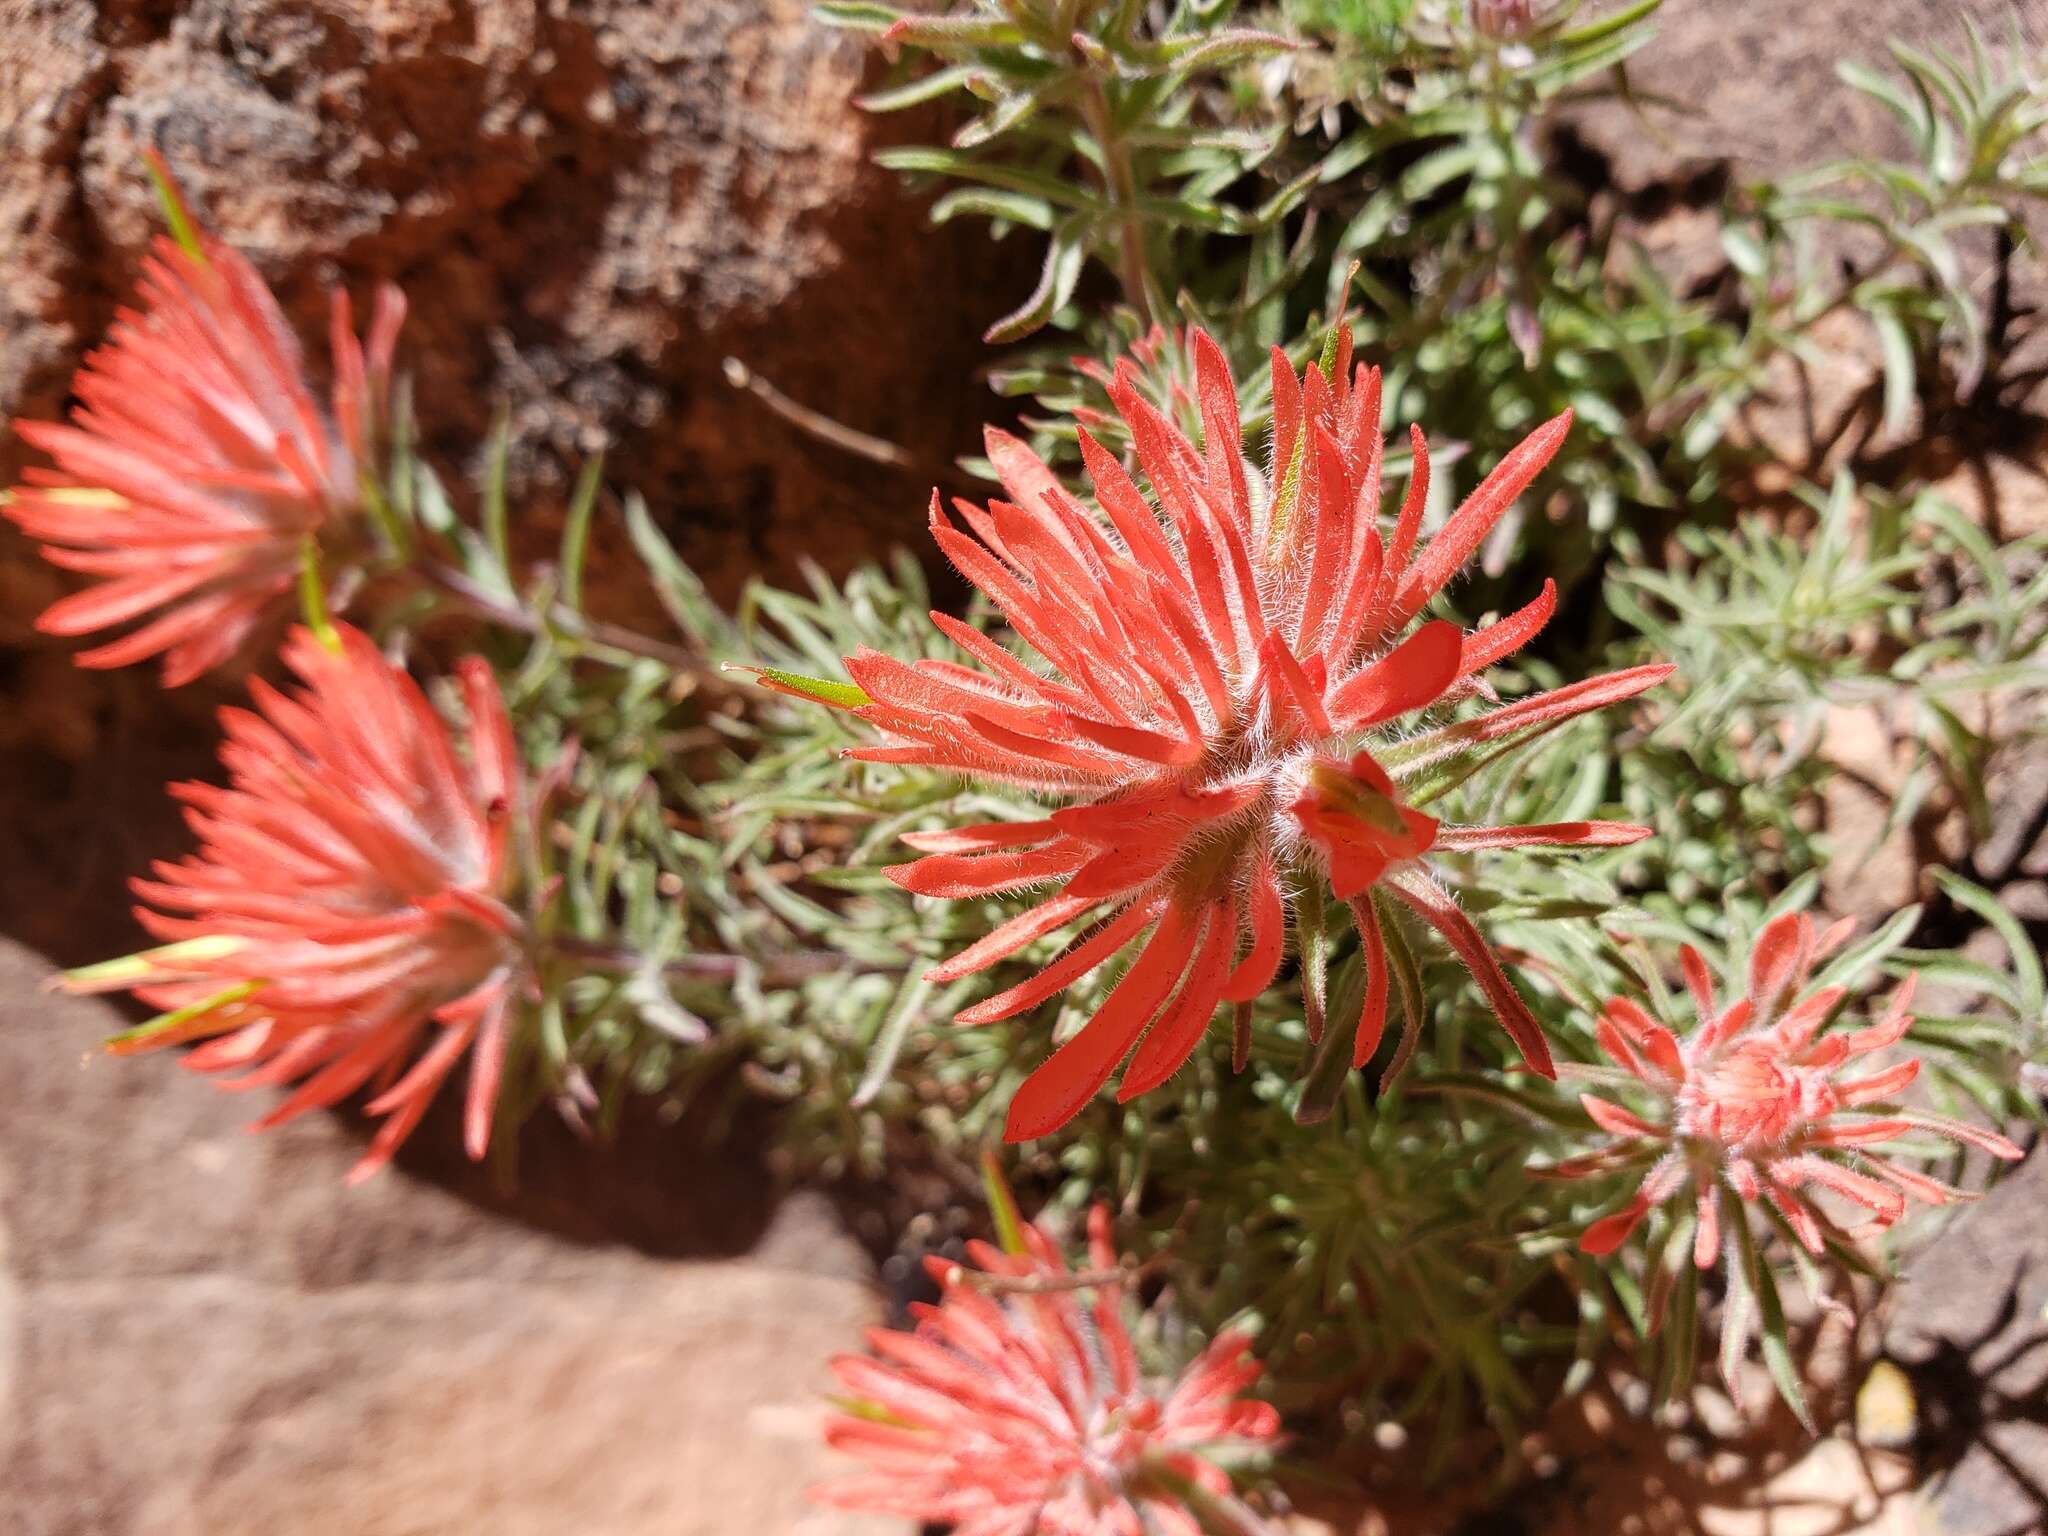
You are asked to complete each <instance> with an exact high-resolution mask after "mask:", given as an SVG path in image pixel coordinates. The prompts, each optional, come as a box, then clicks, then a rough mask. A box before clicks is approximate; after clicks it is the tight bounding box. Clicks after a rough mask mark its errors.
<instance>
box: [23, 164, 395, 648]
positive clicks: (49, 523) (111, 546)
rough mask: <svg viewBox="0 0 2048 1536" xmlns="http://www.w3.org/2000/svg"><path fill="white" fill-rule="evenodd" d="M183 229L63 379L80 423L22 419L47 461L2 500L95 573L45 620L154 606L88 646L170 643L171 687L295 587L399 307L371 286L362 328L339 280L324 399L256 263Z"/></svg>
mask: <svg viewBox="0 0 2048 1536" xmlns="http://www.w3.org/2000/svg"><path fill="white" fill-rule="evenodd" d="M158 164H159V167H160V162H158ZM192 240H193V244H192V246H191V248H189V249H188V248H185V247H183V246H181V245H180V244H179V243H178V242H176V241H174V240H172V239H171V238H170V237H168V236H159V237H158V238H157V240H156V242H155V246H154V249H153V251H152V254H151V255H150V256H149V257H147V258H146V259H145V260H144V262H143V266H142V278H141V282H140V285H139V289H138V297H139V299H140V304H141V307H140V309H139V310H137V309H124V310H122V311H121V312H120V314H119V315H118V316H117V318H116V319H115V321H114V325H113V328H112V330H111V332H110V333H109V337H108V341H107V343H106V345H104V346H102V347H100V348H98V349H97V350H96V351H94V352H93V353H91V354H90V355H89V356H88V357H87V358H86V361H85V365H84V367H83V368H81V369H80V370H79V372H78V375H77V378H76V379H75V380H74V381H73V384H72V392H73V394H74V395H75V396H76V397H77V400H78V406H77V409H76V410H75V412H74V413H73V415H72V420H71V423H70V424H69V425H63V424H59V423H56V422H38V421H20V422H17V423H15V430H16V432H17V433H19V435H20V437H21V439H22V441H23V442H26V443H28V444H30V445H31V446H32V447H35V448H38V449H41V450H42V451H43V452H44V453H46V454H48V455H49V456H50V457H51V458H52V459H53V460H55V463H56V467H55V468H54V469H51V468H41V467H35V468H30V469H29V470H27V471H26V472H25V474H24V483H23V484H22V485H21V486H19V487H17V488H16V489H15V491H14V492H13V494H12V496H11V497H10V498H9V499H8V502H7V505H6V513H7V516H8V517H10V518H11V519H13V521H14V522H16V523H17V524H19V525H20V526H21V528H22V529H23V531H24V532H26V533H27V534H28V535H29V536H30V537H32V538H35V539H39V540H41V541H42V545H43V554H44V556H45V557H46V558H47V559H48V560H50V562H51V563H52V564H55V565H59V566H62V567H64V568H65V569H67V570H73V571H80V572H83V573H85V574H86V575H88V576H91V577H94V578H96V582H95V584H94V585H93V586H91V587H88V588H86V589H85V590H84V591H81V592H78V593H75V594H74V595H72V596H70V597H66V598H62V599H60V600H59V601H58V602H56V603H54V604H52V605H51V606H50V607H49V608H47V609H46V610H44V612H43V614H42V615H41V617H40V618H39V619H38V620H37V621H36V622H37V627H38V628H40V629H42V630H44V631H46V632H47V633H50V634H57V635H83V634H91V633H94V632H96V631H101V630H106V629H111V628H114V627H116V626H118V625H123V624H127V623H130V622H131V621H134V620H137V619H142V620H145V622H143V623H142V624H140V625H139V626H138V627H136V628H134V629H132V630H130V631H129V632H128V633H127V634H125V635H122V636H121V637H120V638H118V639H115V640H111V641H108V642H107V643H105V644H102V645H99V646H97V647H95V648H93V649H91V650H88V651H83V652H81V653H80V654H79V656H78V661H79V664H80V665H81V666H88V667H119V666H126V665H128V664H129V663H131V662H136V661H142V660H145V659H147V658H149V657H151V656H157V655H161V656H162V657H163V669H164V682H165V683H166V684H167V685H168V686H171V687H176V686H178V685H180V684H183V683H186V682H190V681H191V680H192V679H193V678H195V677H197V676H198V675H199V674H200V673H202V672H205V671H208V670H209V669H211V668H213V667H216V666H218V665H220V664H221V663H222V662H223V661H225V660H227V659H228V658H229V657H231V656H233V655H234V654H235V653H236V652H237V651H238V650H239V649H240V648H241V646H242V644H243V643H244V642H245V641H246V640H248V639H249V638H250V636H251V634H252V633H253V632H254V631H255V630H256V628H257V627H258V625H259V624H261V623H262V622H263V620H264V619H265V618H266V617H267V616H268V615H269V614H270V613H272V611H273V610H274V609H275V607H277V606H278V600H279V599H280V598H281V597H283V596H284V595H285V594H287V593H288V592H289V591H290V589H291V587H292V583H293V580H294V577H295V574H296V572H297V570H298V567H299V561H300V559H301V549H302V546H303V544H304V542H305V540H306V539H307V538H309V537H312V536H315V535H317V534H318V533H319V532H320V531H321V530H322V528H323V526H325V525H326V524H328V523H329V522H330V520H332V519H335V518H337V517H340V516H343V515H346V514H348V513H351V512H353V511H354V510H355V509H356V508H357V507H358V506H359V505H360V502H361V494H362V493H361V489H360V478H361V473H362V471H363V469H364V467H365V461H366V455H367V453H368V451H369V446H370V436H371V429H372V424H373V418H374V416H375V415H376V413H377V412H378V410H379V409H380V408H381V405H382V402H383V400H384V397H385V395H386V392H387V388H388V381H389V378H390V372H391V361H392V351H393V348H394V346H395V345H396V342H397V337H398V328H399V325H400V323H401V321H402V320H403V317H404V312H405V306H404V301H403V300H402V298H401V297H400V296H399V293H398V290H397V289H395V288H391V287H388V286H387V287H385V288H384V289H382V290H381V291H380V292H379V293H378V295H377V304H376V313H375V316H374V317H373V319H372V322H371V325H370V331H369V337H368V344H367V347H366V346H365V345H364V344H363V343H361V342H359V341H358V340H357V338H356V335H355V332H354V329H353V326H352V324H351V321H350V316H349V303H348V297H347V295H346V294H343V293H341V292H339V291H337V292H336V293H335V294H334V296H333V304H332V337H331V342H330V346H331V350H332V361H333V367H334V371H335V377H334V385H333V390H332V395H331V399H330V402H329V409H328V410H327V411H326V412H325V413H323V412H322V411H321V410H320V408H319V407H318V406H317V405H316V404H315V403H314V399H313V396H312V393H311V390H310V388H309V385H308V383H307V371H306V364H305V359H304V357H303V356H302V354H301V352H300V349H299V344H298V341H297V339H296V338H295V337H294V336H293V335H292V332H291V329H290V327H289V326H288V325H287V324H286V323H285V319H284V315H283V313H282V312H281V311H280V310H279V308H278V305H277V300H276V299H275V298H274V297H273V296H272V294H271V292H270V289H269V288H268V287H267V286H266V285H265V284H264V282H263V279H262V278H261V277H260V276H258V275H257V272H256V269H255V268H254V267H253V266H251V265H250V264H249V262H248V261H247V259H246V258H244V257H243V256H242V255H241V254H240V253H239V252H237V251H235V250H233V249H231V248H230V247H228V246H227V245H224V244H222V243H221V242H220V241H218V240H214V239H211V238H205V237H199V236H193V237H192Z"/></svg>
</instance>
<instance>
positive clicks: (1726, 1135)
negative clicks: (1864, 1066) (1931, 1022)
mask: <svg viewBox="0 0 2048 1536" xmlns="http://www.w3.org/2000/svg"><path fill="white" fill-rule="evenodd" d="M1847 935H1848V930H1847V929H1846V928H1844V927H1843V926H1842V925H1840V924H1837V925H1836V926H1835V927H1834V928H1832V929H1830V930H1829V931H1828V932H1827V933H1826V934H1824V935H1818V934H1816V932H1815V928H1814V922H1813V919H1812V918H1811V917H1810V916H1808V915H1806V914H1804V913H1798V914H1792V915H1787V916H1784V917H1780V918H1777V919H1774V920H1773V921H1772V922H1771V923H1770V924H1768V925H1767V926H1766V927H1765V928H1764V930H1763V932H1762V933H1761V934H1759V935H1758V937H1757V940H1756V942H1755V945H1754V946H1753V948H1752V950H1751V954H1750V958H1749V964H1748V967H1747V972H1746V974H1747V978H1748V986H1749V992H1748V994H1747V995H1746V996H1744V997H1742V998H1740V999H1738V1000H1737V1001H1736V1002H1735V1003H1734V1004H1733V1005H1731V1006H1730V1007H1728V1008H1727V1009H1725V1010H1723V1009H1720V1008H1719V1007H1718V1005H1717V1004H1716V1003H1715V1001H1714V988H1713V981H1712V978H1711V977H1710V975H1709V974H1708V971H1707V967H1706V962H1705V961H1704V960H1703V959H1701V957H1700V954H1699V952H1698V951H1697V950H1696V949H1694V948H1693V947H1692V946H1690V945H1686V946H1684V947H1683V948H1682V949H1681V951H1680V957H1679V958H1680V962H1681V968H1682V970H1683V971H1684V973H1685V978H1686V986H1687V991H1688V992H1689V993H1690V995H1691V998H1692V1002H1693V1007H1694V1010H1695V1012H1696V1014H1697V1016H1698V1022H1697V1025H1696V1027H1695V1028H1694V1030H1693V1032H1692V1033H1691V1035H1689V1036H1688V1037H1687V1038H1686V1039H1685V1040H1683V1041H1681V1040H1680V1039H1679V1038H1678V1036H1677V1035H1676V1034H1675V1033H1674V1032H1673V1031H1672V1030H1670V1029H1668V1028H1666V1027H1665V1026H1664V1025H1662V1024H1660V1023H1658V1022H1657V1021H1656V1020H1655V1019H1653V1018H1651V1016H1650V1015H1649V1013H1648V1012H1647V1011H1646V1010H1645V1009H1644V1008H1642V1007H1641V1005H1639V1004H1637V1003H1635V1002H1632V1001H1630V1000H1629V999H1627V998H1616V999H1614V1000H1613V1001H1612V1002H1610V1003H1609V1004H1608V1006H1607V1011H1606V1014H1605V1015H1604V1017H1602V1018H1601V1020H1600V1021H1599V1024H1598V1027H1597V1030H1596V1036H1597V1038H1598V1040H1599V1042H1600V1048H1601V1050H1603V1051H1604V1052H1605V1053H1606V1054H1607V1055H1608V1056H1609V1057H1610V1058H1612V1059H1613V1060H1614V1061H1615V1062H1616V1063H1617V1064H1618V1065H1619V1066H1621V1067H1623V1068H1624V1069H1626V1070H1627V1071H1628V1072H1629V1074H1630V1075H1631V1076H1633V1077H1634V1078H1635V1079H1636V1080H1637V1081H1638V1082H1639V1083H1640V1084H1641V1085H1642V1087H1643V1088H1644V1090H1645V1091H1646V1093H1647V1094H1648V1095H1649V1096H1650V1097H1651V1098H1652V1099H1654V1100H1655V1102H1656V1104H1657V1106H1658V1109H1659V1110H1660V1111H1661V1113H1659V1114H1656V1115H1653V1116H1650V1117H1645V1116H1643V1115H1638V1114H1636V1113H1634V1112H1632V1111H1630V1110H1627V1109H1624V1108H1622V1107H1621V1106H1620V1105H1618V1104H1611V1103H1609V1102H1607V1101H1606V1100H1604V1099H1599V1098H1594V1097H1592V1096H1591V1095H1588V1096H1586V1097H1585V1098H1584V1099H1583V1100H1582V1101H1581V1102H1582V1103H1583V1104H1584V1106H1585V1109H1586V1112H1587V1114H1588V1115H1589V1116H1590V1117H1591V1118H1592V1120H1593V1123H1594V1124H1595V1125H1597V1126H1599V1127H1600V1128H1601V1129H1602V1130H1604V1131H1606V1132H1607V1133H1608V1134H1609V1135H1610V1136H1612V1137H1614V1138H1615V1140H1614V1141H1612V1142H1611V1143H1609V1144H1608V1146H1607V1147H1605V1148H1603V1149H1601V1150H1600V1151H1599V1152H1598V1153H1595V1154H1594V1155H1592V1156H1591V1157H1589V1158H1586V1159H1580V1160H1578V1161H1579V1162H1580V1164H1582V1165H1583V1166H1582V1171H1585V1172H1594V1171H1599V1172H1612V1171H1613V1170H1614V1169H1615V1168H1617V1167H1623V1166H1627V1165H1628V1164H1629V1163H1630V1162H1644V1163H1648V1164H1649V1165H1650V1166H1649V1171H1648V1172H1647V1174H1646V1175H1645V1176H1644V1179H1643V1183H1642V1186H1641V1188H1640V1189H1639V1190H1638V1191H1637V1193H1636V1195H1635V1197H1634V1198H1633V1200H1632V1201H1631V1203H1630V1204H1629V1206H1628V1207H1627V1208H1626V1209H1625V1210H1623V1211H1621V1212H1619V1213H1618V1214H1616V1215H1612V1216H1607V1217H1603V1218H1602V1219H1601V1220H1599V1221H1597V1222H1595V1223H1593V1225H1592V1226H1590V1227H1588V1228H1587V1229H1586V1232H1585V1234H1584V1236H1583V1237H1582V1238H1581V1239H1580V1244H1579V1245H1580V1247H1582V1248H1583V1249H1585V1251H1586V1252H1588V1253H1592V1254H1605V1253H1610V1252H1612V1251H1613V1250H1614V1249H1615V1248H1616V1247H1618V1246H1619V1245H1620V1243H1621V1242H1622V1241H1623V1240H1624V1239H1625V1238H1626V1237H1627V1236H1628V1234H1629V1233H1630V1232H1632V1231H1633V1230H1634V1228H1635V1226H1636V1224H1637V1223H1638V1222H1640V1221H1641V1220H1642V1218H1643V1217H1644V1216H1645V1215H1646V1214H1647V1213H1648V1212H1649V1211H1650V1210H1651V1209H1652V1208H1654V1207H1655V1206H1658V1205H1660V1204H1662V1203H1664V1202H1665V1201H1667V1200H1670V1199H1673V1198H1675V1197H1676V1196H1678V1195H1679V1194H1680V1193H1681V1192H1682V1191H1684V1190H1686V1189H1688V1188H1690V1189H1691V1190H1692V1197H1693V1200H1694V1203H1695V1205H1696V1207H1697V1212H1698V1217H1699V1223H1700V1226H1699V1231H1700V1234H1701V1237H1700V1240H1699V1241H1698V1242H1697V1243H1696V1244H1695V1247H1694V1260H1695V1262H1696V1263H1697V1264H1698V1265H1699V1267H1700V1268H1702V1269H1704V1268H1706V1267H1708V1266H1709V1265H1710V1264H1712V1263H1713V1262H1714V1259H1715V1257H1716V1256H1717V1255H1718V1254H1719V1252H1720V1243H1719V1241H1718V1239H1717V1238H1710V1237H1708V1236H1707V1235H1706V1234H1708V1233H1718V1232H1719V1231H1720V1230H1721V1227H1720V1222H1719V1211H1720V1206H1721V1203H1722V1201H1723V1200H1724V1198H1731V1197H1732V1198H1734V1199H1736V1200H1741V1201H1747V1202H1751V1203H1757V1202H1763V1201H1768V1202H1769V1203H1770V1205H1771V1206H1772V1207H1773V1208H1774V1209H1776V1210H1777V1211H1778V1212H1779V1214H1781V1215H1782V1216H1783V1217H1784V1218H1785V1220H1786V1223H1787V1225H1788V1226H1789V1227H1790V1228H1791V1229H1792V1231H1793V1233H1794V1235H1795V1236H1797V1237H1798V1239H1799V1241H1800V1242H1801V1244H1802V1245H1804V1246H1805V1247H1806V1248H1808V1249H1809V1250H1811V1251H1812V1252H1813V1253H1815V1254H1819V1253H1820V1252H1822V1251H1823V1248H1824V1246H1825V1242H1826V1237H1827V1234H1829V1233H1830V1232H1833V1231H1835V1228H1834V1225H1833V1223H1832V1222H1831V1221H1830V1219H1829V1218H1828V1216H1827V1215H1826V1213H1825V1212H1823V1211H1822V1210H1821V1209H1820V1208H1819V1207H1817V1206H1815V1205H1814V1204H1813V1203H1812V1201H1811V1200H1810V1198H1809V1196H1808V1193H1807V1191H1809V1190H1811V1189H1816V1188H1817V1189H1823V1190H1827V1191H1830V1192H1832V1193H1833V1194H1835V1195H1838V1196H1840V1197H1841V1198H1843V1199H1844V1200H1846V1201H1848V1202H1850V1203H1851V1204H1854V1205H1857V1206H1860V1207H1862V1208H1863V1210H1865V1211H1866V1212H1868V1213H1869V1216H1870V1224H1871V1225H1872V1226H1873V1227H1876V1228H1883V1227H1888V1226H1890V1225H1891V1224H1892V1223H1894V1222H1896V1221H1897V1220H1898V1219H1899V1218H1900V1217H1901V1216H1903V1215H1904V1214H1905V1211H1906V1204H1907V1201H1908V1199H1909V1198H1910V1199H1917V1200H1921V1201H1924V1202H1927V1203H1930V1204H1935V1205H1939V1204H1943V1203H1946V1202H1947V1201H1949V1200H1952V1199H1955V1198H1957V1197H1958V1194H1959V1192H1958V1191H1956V1190H1953V1189H1950V1188H1949V1187H1948V1186H1947V1185H1944V1184H1941V1183H1939V1182H1937V1181H1936V1180H1934V1179H1930V1178H1928V1177H1927V1176H1926V1175H1925V1174H1922V1173H1919V1172H1917V1171H1914V1170H1911V1169H1907V1168H1901V1167H1898V1166H1897V1165H1896V1164H1894V1163H1892V1162H1889V1161H1887V1160H1886V1159H1884V1158H1882V1157H1879V1156H1877V1155H1875V1154H1874V1153H1873V1152H1872V1151H1871V1148H1873V1147H1874V1146H1877V1145H1880V1144H1882V1143H1885V1142H1890V1141H1893V1140H1896V1139H1897V1138H1899V1137H1901V1136H1904V1135H1906V1134H1907V1133H1908V1132H1909V1131H1913V1130H1920V1131H1926V1132H1931V1133H1933V1134H1934V1135H1937V1136H1942V1137H1946V1138H1947V1139H1949V1140H1950V1141H1954V1142H1958V1143H1961V1144H1963V1145H1966V1146H1972V1147H1976V1148H1978V1149H1980V1150H1982V1151H1985V1152H1988V1153H1990V1154H1991V1155H1992V1156H1994V1157H1998V1158H2003V1159H2008V1160H2009V1159H2013V1158H2017V1157H2019V1156H2020V1149H2019V1148H2018V1147H2017V1146H2015V1145H2014V1144H2013V1143H2012V1142H2011V1141H2009V1140H2007V1139H2006V1138H2005V1137H2003V1136H2000V1135H1998V1134H1997V1133H1996V1132H1994V1131H1988V1130H1985V1129H1983V1128H1982V1127H1979V1126H1974V1125H1969V1124H1966V1123H1964V1122H1962V1121H1958V1120H1951V1119H1948V1118H1947V1117H1945V1116H1940V1115H1934V1114H1931V1113H1928V1112H1927V1111H1924V1110H1917V1109H1905V1108H1875V1107H1873V1106H1877V1105H1879V1104H1882V1103H1886V1102H1888V1101H1890V1100H1892V1099H1893V1098H1894V1097H1895V1096H1896V1095H1897V1094H1898V1093H1899V1092H1900V1091H1901V1090H1903V1089H1904V1088H1905V1087H1906V1086H1907V1085H1908V1084H1909V1083H1911V1082H1912V1080H1913V1079H1914V1077H1915V1076H1916V1075H1917V1074H1918V1072H1919V1069H1920V1063H1919V1062H1918V1061H1917V1060H1915V1059H1913V1058H1911V1057H1908V1058H1906V1059H1904V1060H1902V1061H1898V1062H1894V1063H1892V1064H1891V1065H1890V1066H1888V1067H1885V1068H1882V1069H1880V1070H1877V1071H1871V1072H1867V1073H1864V1074H1863V1075H1861V1076H1848V1075H1845V1074H1846V1073H1847V1072H1848V1070H1849V1069H1850V1064H1851V1063H1853V1062H1857V1061H1859V1060H1860V1059H1861V1058H1863V1057H1866V1056H1869V1055H1870V1054H1872V1053H1873V1052H1876V1051H1880V1050H1883V1049H1885V1048H1887V1047H1889V1046H1891V1045H1893V1044H1896V1043H1897V1042H1898V1041H1899V1040H1900V1039H1901V1038H1902V1037H1903V1036H1904V1035H1905V1033H1906V1031H1907V1028H1908V1026H1909V1025H1910V1024H1911V1022H1912V1018H1911V1015H1910V1014H1909V1013H1907V1011H1906V1003H1907V1001H1908V1000H1909V999H1910V998H1911V996H1912V987H1913V982H1912V978H1911V977H1908V978H1907V980H1906V982H1905V984H1904V985H1902V986H1901V987H1900V988H1899V991H1898V994H1897V995H1896V996H1895V997H1894V999H1893V1001H1892V1003H1891V1005H1890V1006H1889V1007H1888V1008H1887V1009H1886V1011H1885V1014H1884V1017H1883V1018H1882V1019H1881V1020H1880V1022H1879V1023H1877V1024H1875V1025H1873V1026H1871V1027H1869V1028H1867V1029H1859V1030H1852V1031H1848V1032H1845V1033H1824V1032H1823V1031H1824V1029H1825V1026H1826V1025H1827V1022H1828V1020H1829V1019H1830V1018H1832V1017H1833V1015H1834V1014H1835V1012H1836V1010H1837V1009H1838V1008H1840V1006H1841V1005H1842V1003H1843V1002H1844V1000H1845V999H1846V997H1847V990H1846V989H1845V988H1843V987H1832V986H1831V987H1821V988H1813V989H1810V988H1809V986H1808V983H1809V981H1810V980H1811V978H1812V974H1813V968H1814V965H1815V963H1816V961H1818V960H1819V959H1820V958H1821V957H1822V956H1823V955H1825V954H1826V953H1827V952H1828V951H1829V950H1830V949H1832V948H1833V947H1835V946H1836V945H1838V944H1840V943H1841V942H1842V940H1843V939H1845V938H1846V937H1847Z"/></svg>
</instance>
